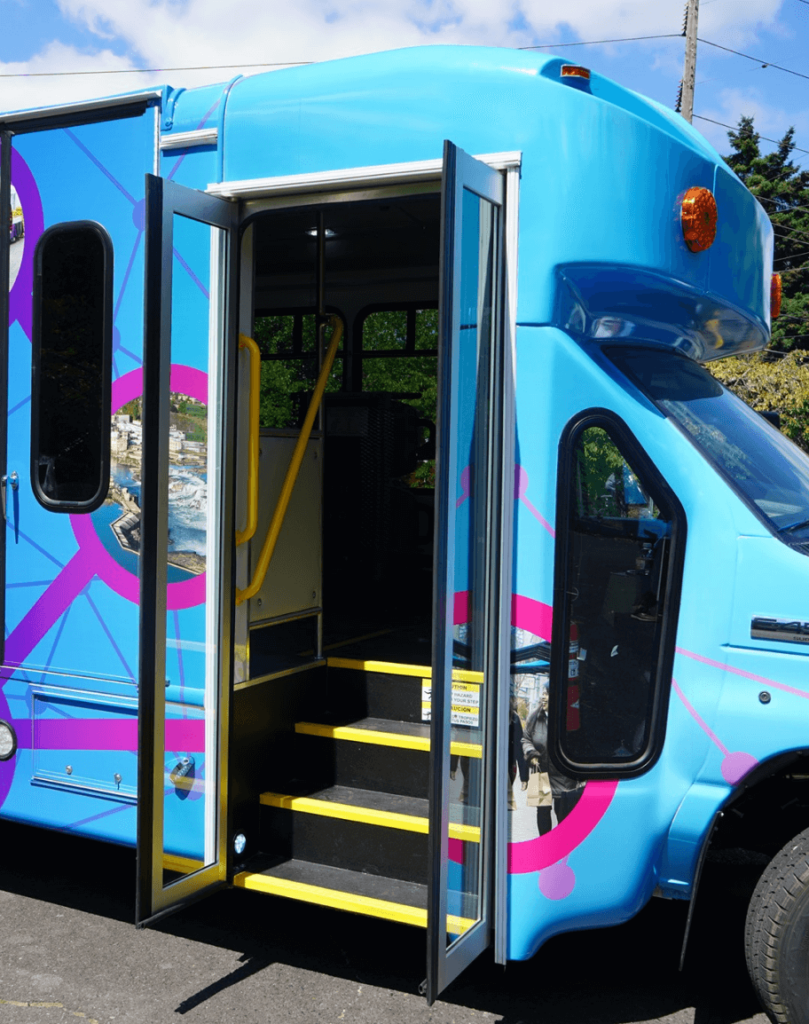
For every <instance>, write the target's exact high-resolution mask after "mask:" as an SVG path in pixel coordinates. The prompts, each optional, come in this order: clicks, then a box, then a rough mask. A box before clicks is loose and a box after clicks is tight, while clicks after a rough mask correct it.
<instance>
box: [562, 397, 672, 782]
mask: <svg viewBox="0 0 809 1024" xmlns="http://www.w3.org/2000/svg"><path fill="white" fill-rule="evenodd" d="M562 451H563V456H562V461H561V462H560V483H559V486H560V526H561V529H560V531H559V535H558V536H559V551H558V553H557V559H558V562H557V595H559V596H558V597H557V607H556V608H555V609H554V619H556V618H557V617H560V618H561V621H562V623H563V626H562V629H563V633H562V634H561V635H562V636H568V637H569V636H577V638H578V642H579V653H578V673H577V674H575V673H574V674H571V673H570V670H569V666H568V665H567V662H566V659H562V658H559V659H557V658H554V665H555V666H556V665H557V662H558V663H559V668H560V669H561V670H560V671H554V673H553V675H554V679H553V680H552V684H551V685H552V688H553V696H552V701H553V704H554V706H556V705H557V704H559V703H561V704H563V705H564V710H565V713H564V715H562V714H561V713H560V714H557V715H554V719H555V721H556V724H557V726H558V728H557V743H556V749H557V751H558V754H559V756H560V759H561V761H562V763H563V764H564V765H565V767H566V769H568V770H572V771H573V772H574V773H575V774H577V775H580V776H598V775H618V774H624V773H629V774H633V773H635V772H637V771H640V770H641V769H642V768H644V767H648V766H649V764H650V763H651V761H652V759H653V758H654V756H655V755H656V753H657V752H659V748H660V745H661V743H662V730H663V728H664V726H665V720H664V718H663V715H664V714H665V703H666V701H665V696H666V694H667V692H668V682H669V678H670V661H671V652H670V650H669V648H671V646H672V643H673V637H674V626H675V625H676V615H677V607H676V605H677V601H676V590H678V589H679V588H674V587H673V582H674V578H673V572H672V566H673V560H672V542H673V539H674V537H675V535H677V537H678V538H680V537H681V536H682V534H683V532H684V517H683V515H682V511H681V509H680V507H679V502H677V499H676V498H675V497H674V495H673V494H672V493H671V491H670V490H669V489H668V487H666V485H665V483H664V482H663V481H662V480H661V479H660V477H659V474H658V473H657V471H656V470H655V469H654V467H652V466H651V463H649V462H648V457H646V456H645V454H644V453H643V452H642V450H641V449H640V447H639V446H638V445H637V442H634V439H632V438H631V435H629V433H628V431H626V430H625V428H622V427H620V426H619V425H618V424H617V422H616V423H610V422H609V421H608V420H607V419H606V418H601V417H599V418H597V419H596V418H594V417H589V418H588V420H586V421H585V422H584V423H580V424H579V425H578V426H576V427H574V429H573V430H572V431H571V432H569V434H568V436H567V438H566V442H563V446H562ZM563 491H564V493H563ZM562 508H563V509H564V513H563V514H562V512H561V509H562ZM678 546H679V545H678ZM677 561H678V562H681V558H680V557H679V552H678V559H677ZM674 575H677V577H679V573H677V574H674ZM560 597H561V601H560ZM560 604H561V607H559V605H560ZM560 639H561V638H560ZM557 643H558V641H557V639H556V634H555V639H554V647H556V646H557ZM667 666H668V667H667ZM554 684H555V685H554ZM571 687H572V688H573V692H571ZM573 706H576V709H577V710H578V714H575V715H571V714H570V713H569V708H571V707H573Z"/></svg>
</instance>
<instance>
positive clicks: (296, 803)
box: [259, 793, 480, 843]
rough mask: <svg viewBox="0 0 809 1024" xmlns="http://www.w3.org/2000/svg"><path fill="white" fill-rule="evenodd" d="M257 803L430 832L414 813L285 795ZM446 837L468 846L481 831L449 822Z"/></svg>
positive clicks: (262, 798)
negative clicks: (447, 835)
mask: <svg viewBox="0 0 809 1024" xmlns="http://www.w3.org/2000/svg"><path fill="white" fill-rule="evenodd" d="M259 800H260V802H261V803H262V804H264V806H265V807H279V808H281V809H282V810H288V811H299V812H301V813H303V814H319V815H321V816H322V817H324V818H340V819H341V820H343V821H358V822H361V823H362V824H364V825H382V826H384V827H386V828H398V829H402V830H403V831H404V832H420V833H421V834H422V835H425V836H426V835H427V834H428V832H429V831H430V823H429V821H428V820H427V818H422V817H419V816H418V815H415V814H400V813H399V812H398V811H380V810H377V809H376V808H374V807H358V806H357V805H356V804H341V803H337V802H336V801H333V800H318V799H317V798H315V797H310V796H286V795H284V794H283V793H262V794H261V796H260V797H259ZM449 837H450V839H461V840H463V841H464V842H467V843H479V842H480V829H479V828H478V827H477V826H475V825H464V824H461V823H460V822H453V821H451V822H450V823H449Z"/></svg>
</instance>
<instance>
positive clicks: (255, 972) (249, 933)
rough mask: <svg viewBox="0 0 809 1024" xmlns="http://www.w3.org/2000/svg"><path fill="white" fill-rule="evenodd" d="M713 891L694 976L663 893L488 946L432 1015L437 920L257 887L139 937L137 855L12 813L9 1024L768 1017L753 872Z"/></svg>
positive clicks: (5, 970) (527, 1023)
mask: <svg viewBox="0 0 809 1024" xmlns="http://www.w3.org/2000/svg"><path fill="white" fill-rule="evenodd" d="M734 872H736V873H735V874H734ZM740 872H741V873H740ZM704 886H705V894H706V895H705V899H704V900H703V901H702V902H701V905H700V906H699V907H698V910H697V914H696V917H695V925H694V932H693V940H692V944H691V946H690V948H689V953H688V957H687V961H686V969H685V970H684V972H683V973H680V972H679V971H678V960H679V952H680V944H681V940H682V934H683V928H684V924H685V913H686V909H687V908H686V905H685V904H683V903H673V902H668V901H662V900H653V901H652V902H651V903H650V904H649V905H648V906H647V907H646V908H645V910H644V911H642V913H641V914H640V915H639V916H638V917H637V918H635V919H634V920H633V921H631V922H629V923H628V924H625V925H622V926H620V927H618V928H612V929H607V930H596V931H589V932H579V933H575V934H571V935H566V936H561V937H559V938H556V939H553V940H551V941H550V942H549V943H548V944H547V945H546V946H545V947H544V948H543V949H542V950H541V951H540V952H539V953H538V954H537V956H536V957H535V958H534V959H533V960H531V961H528V962H526V963H515V964H509V965H508V967H507V968H505V969H504V968H502V967H499V966H497V965H495V964H494V963H493V962H492V960H491V957H490V956H489V955H486V954H484V955H483V956H482V957H481V958H480V959H479V960H478V961H477V962H476V963H475V964H474V965H473V966H472V967H471V969H468V970H467V972H466V973H465V974H464V975H462V976H461V978H460V979H458V980H457V981H456V982H455V983H454V984H453V985H452V986H451V987H450V988H449V989H448V990H447V992H446V993H445V994H444V996H443V997H442V998H441V999H440V1000H439V1001H438V1002H437V1003H436V1004H435V1005H434V1006H433V1007H432V1008H430V1007H428V1006H427V1005H426V1003H425V1001H424V1000H423V998H422V997H420V996H419V995H418V987H419V983H420V982H421V981H422V979H423V978H424V976H425V968H424V956H425V938H424V933H423V932H421V931H420V930H416V929H411V928H407V927H405V926H403V925H394V924H389V923H387V922H384V921H374V920H371V919H366V918H360V917H357V916H354V915H350V914H345V913H341V912H339V911H331V910H324V909H322V908H319V907H313V906H308V905H305V904H300V903H294V902H292V901H286V900H281V899H278V898H275V897H267V896H263V895H261V894H258V893H251V892H246V891H243V890H238V891H236V890H230V891H223V892H219V893H215V894H214V895H212V896H210V897H208V898H207V899H205V900H203V901H201V902H199V903H197V904H195V905H194V906H192V907H189V908H187V909H185V910H183V911H181V912H180V913H177V914H174V915H172V916H171V917H168V918H166V919H164V920H163V921H162V922H161V923H160V925H159V926H158V927H156V928H152V929H143V930H137V929H136V928H135V927H134V925H133V924H132V920H133V913H134V898H135V859H134V854H133V852H132V851H131V850H126V849H120V848H116V847H111V846H107V845H102V844H99V843H94V842H91V841H89V840H84V839H80V838H77V837H73V836H65V835H59V834H54V833H48V832H44V831H41V830H38V829H33V828H27V827H24V826H19V825H13V824H10V823H8V822H0V1024H77V1022H78V1021H85V1024H92V1022H94V1021H95V1022H98V1024H102V1022H103V1024H106V1022H107V1021H117V1022H121V1024H147V1022H148V1024H163V1022H177V1024H180V1022H182V1021H187V1022H188V1024H222V1022H225V1021H228V1022H230V1021H233V1022H237V1024H260V1022H261V1024H264V1022H267V1021H272V1022H283V1024H287V1022H288V1024H313V1022H318V1024H320V1022H323V1024H326V1022H328V1024H331V1022H340V1021H346V1022H352V1024H383V1022H384V1024H422V1022H423V1024H428V1022H429V1024H484V1022H486V1024H495V1022H496V1024H630V1022H631V1024H651V1022H665V1024H766V1018H765V1017H764V1015H763V1014H762V1013H760V1012H759V1010H758V1007H757V1004H756V1000H755V997H754V995H753V992H752V990H751V988H750V985H749V983H748V981H747V978H746V974H745V969H744V962H743V955H742V945H741V921H742V920H743V916H744V913H743V906H744V901H745V898H746V897H745V894H746V892H747V891H748V890H749V886H750V878H749V877H747V876H746V875H745V874H744V869H733V868H730V867H729V866H727V865H724V866H722V867H719V866H709V868H708V869H707V871H706V877H705V883H704Z"/></svg>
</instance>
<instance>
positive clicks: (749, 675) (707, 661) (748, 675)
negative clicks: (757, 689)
mask: <svg viewBox="0 0 809 1024" xmlns="http://www.w3.org/2000/svg"><path fill="white" fill-rule="evenodd" d="M675 650H676V651H677V653H678V654H682V655H683V656H684V657H686V658H693V659H694V661H699V662H701V663H702V664H703V665H710V666H711V668H721V669H722V670H723V671H724V672H732V673H733V675H735V676H741V677H742V678H743V679H752V680H753V682H754V683H761V684H762V685H763V686H774V687H775V688H776V690H783V691H784V692H785V693H793V694H794V695H795V696H796V697H805V698H809V692H807V691H806V690H798V689H796V688H795V687H794V686H787V685H786V683H776V681H775V680H774V679H766V678H765V677H764V676H757V675H756V674H755V672H745V670H744V669H743V668H733V666H732V665H725V664H724V663H723V662H721V661H714V660H713V658H706V657H705V656H704V655H702V654H695V653H694V652H693V651H686V650H685V648H683V647H675Z"/></svg>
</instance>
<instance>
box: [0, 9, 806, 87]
mask: <svg viewBox="0 0 809 1024" xmlns="http://www.w3.org/2000/svg"><path fill="white" fill-rule="evenodd" d="M807 3H809V0H807ZM679 38H680V33H679V32H669V33H666V34H664V35H655V36H627V37H626V38H624V39H585V40H582V41H581V42H578V43H540V44H538V45H536V46H518V47H516V49H518V50H553V49H555V50H561V49H563V48H564V47H567V46H603V45H605V44H607V43H637V42H642V41H643V40H647V39H679ZM315 63H317V61H313V60H286V61H282V60H278V61H273V62H271V63H264V64H262V63H259V64H244V63H242V64H197V65H194V66H193V67H173V68H114V69H112V70H107V71H14V72H5V73H0V78H62V77H65V76H72V75H151V74H156V73H158V72H160V73H162V72H164V71H228V70H231V69H232V68H291V67H301V66H302V65H305V64H315Z"/></svg>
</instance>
